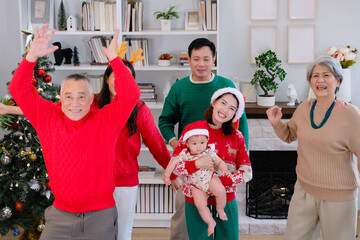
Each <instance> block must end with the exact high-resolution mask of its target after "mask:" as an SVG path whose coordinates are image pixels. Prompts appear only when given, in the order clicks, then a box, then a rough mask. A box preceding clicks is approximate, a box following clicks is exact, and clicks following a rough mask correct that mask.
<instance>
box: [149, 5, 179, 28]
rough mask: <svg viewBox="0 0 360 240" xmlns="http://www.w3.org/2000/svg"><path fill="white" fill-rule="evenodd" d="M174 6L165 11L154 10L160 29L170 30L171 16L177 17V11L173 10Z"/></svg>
mask: <svg viewBox="0 0 360 240" xmlns="http://www.w3.org/2000/svg"><path fill="white" fill-rule="evenodd" d="M174 8H175V6H171V5H170V8H169V10H168V11H166V12H160V11H157V12H154V14H156V19H160V22H161V31H170V30H171V20H172V19H173V18H179V14H178V12H175V11H174Z"/></svg>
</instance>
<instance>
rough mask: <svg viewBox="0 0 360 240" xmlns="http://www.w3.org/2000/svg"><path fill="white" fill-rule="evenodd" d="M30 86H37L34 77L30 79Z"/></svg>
mask: <svg viewBox="0 0 360 240" xmlns="http://www.w3.org/2000/svg"><path fill="white" fill-rule="evenodd" d="M31 84H32V85H36V84H37V80H36V78H35V77H32V79H31Z"/></svg>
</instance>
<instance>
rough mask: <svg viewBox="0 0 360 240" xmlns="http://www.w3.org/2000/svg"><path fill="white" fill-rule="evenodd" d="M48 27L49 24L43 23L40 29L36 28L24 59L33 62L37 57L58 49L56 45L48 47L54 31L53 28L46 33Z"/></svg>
mask: <svg viewBox="0 0 360 240" xmlns="http://www.w3.org/2000/svg"><path fill="white" fill-rule="evenodd" d="M48 29H49V24H45V25H43V26H42V27H41V28H40V29H37V30H36V33H35V36H34V40H33V41H32V43H31V45H30V49H29V52H28V54H27V55H26V60H28V61H29V62H35V61H36V60H37V59H38V58H39V57H43V56H46V55H48V54H50V53H53V52H55V51H56V50H57V49H58V47H57V46H52V47H48V46H49V42H50V40H51V39H52V37H53V36H54V33H55V30H54V29H53V30H52V31H51V32H50V33H49V34H47V31H48Z"/></svg>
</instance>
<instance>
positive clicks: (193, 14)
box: [185, 10, 200, 30]
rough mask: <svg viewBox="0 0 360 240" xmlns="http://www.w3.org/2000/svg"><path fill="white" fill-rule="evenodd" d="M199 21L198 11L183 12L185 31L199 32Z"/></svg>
mask: <svg viewBox="0 0 360 240" xmlns="http://www.w3.org/2000/svg"><path fill="white" fill-rule="evenodd" d="M199 29H200V19H199V12H198V10H187V11H186V12H185V30H199Z"/></svg>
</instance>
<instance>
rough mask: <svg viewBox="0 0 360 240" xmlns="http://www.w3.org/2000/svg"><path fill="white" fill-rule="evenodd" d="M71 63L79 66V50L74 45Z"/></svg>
mask: <svg viewBox="0 0 360 240" xmlns="http://www.w3.org/2000/svg"><path fill="white" fill-rule="evenodd" d="M73 63H74V66H80V60H79V52H78V50H77V47H76V46H75V47H74V56H73Z"/></svg>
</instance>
